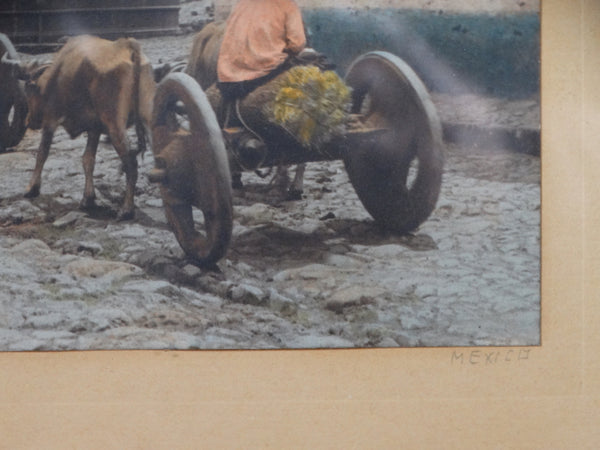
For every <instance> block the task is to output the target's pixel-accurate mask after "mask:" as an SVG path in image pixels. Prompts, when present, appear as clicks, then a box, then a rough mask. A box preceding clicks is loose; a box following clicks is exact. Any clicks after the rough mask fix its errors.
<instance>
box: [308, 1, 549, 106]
mask: <svg viewBox="0 0 600 450" xmlns="http://www.w3.org/2000/svg"><path fill="white" fill-rule="evenodd" d="M303 17H304V20H305V23H306V27H307V30H308V34H309V41H310V45H311V46H312V47H314V48H315V49H317V50H319V51H321V52H323V53H325V54H327V55H328V56H329V57H330V59H331V60H332V61H333V62H335V63H336V64H337V66H338V71H339V72H340V73H341V74H344V73H345V71H346V68H347V67H348V65H349V64H350V63H351V62H352V60H353V59H354V58H355V57H357V56H358V55H360V54H362V53H364V52H367V51H371V50H387V51H389V52H391V53H394V54H396V55H398V56H400V57H401V58H403V59H404V60H405V61H406V62H407V63H408V64H409V65H410V66H411V67H412V68H413V69H414V70H415V71H416V72H417V74H418V75H419V76H420V77H421V78H422V80H423V81H424V82H425V84H426V85H427V87H428V88H429V89H430V90H432V91H438V92H444V93H469V92H472V93H479V94H485V95H494V96H501V97H507V98H524V97H529V96H531V95H534V94H537V93H539V88H540V83H539V76H540V61H539V58H540V35H539V30H540V22H539V15H538V14H535V13H519V14H502V15H486V14H456V13H452V14H451V13H446V12H443V11H424V10H403V9H381V8H372V9H363V10H351V9H341V8H335V9H315V10H304V11H303Z"/></svg>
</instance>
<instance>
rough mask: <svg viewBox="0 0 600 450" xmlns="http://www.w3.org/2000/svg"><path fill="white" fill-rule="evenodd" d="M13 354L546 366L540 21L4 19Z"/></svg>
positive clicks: (0, 82) (270, 11) (446, 5)
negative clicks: (489, 352) (253, 352)
mask: <svg viewBox="0 0 600 450" xmlns="http://www.w3.org/2000/svg"><path fill="white" fill-rule="evenodd" d="M0 56H1V60H0V351H2V352H16V351H68V350H117V349H173V350H203V349H294V348H296V349H297V348H304V349H313V348H398V347H454V346H537V345H540V344H541V339H542V334H541V329H540V314H541V296H540V212H541V200H540V156H541V155H540V5H539V1H534V0H520V1H516V0H482V1H476V2H473V1H466V0H464V1H463V0H453V1H450V0H427V1H426V0H391V1H390V0H386V1H378V0H371V1H369V2H367V1H362V0H338V1H333V0H326V1H317V0H200V1H184V0H105V1H104V2H102V5H101V6H100V5H99V4H98V2H95V1H91V0H52V1H48V0H27V1H20V0H8V1H5V2H3V3H2V5H0Z"/></svg>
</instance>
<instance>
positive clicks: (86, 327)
mask: <svg viewBox="0 0 600 450" xmlns="http://www.w3.org/2000/svg"><path fill="white" fill-rule="evenodd" d="M189 17H192V16H191V15H190V16H189ZM193 17H196V15H194V16H193ZM191 39H192V34H182V35H180V36H169V37H161V38H152V39H144V40H142V47H143V49H144V51H145V52H146V54H147V55H148V57H149V58H150V59H151V60H152V61H153V62H158V61H159V60H163V61H175V60H182V59H185V58H186V55H187V53H188V52H189V48H190V46H191ZM434 100H436V102H437V104H438V110H439V111H440V113H441V115H442V119H443V120H452V119H453V117H452V116H453V115H454V116H457V115H459V112H458V108H452V107H450V108H448V101H450V100H449V99H445V98H443V96H436V95H434ZM451 100H452V99H451ZM479 100H480V102H479V104H481V105H488V107H487V108H484V109H483V110H477V111H475V112H474V115H475V116H476V117H478V118H480V119H481V118H482V116H485V117H487V118H488V119H489V120H491V121H492V122H502V123H514V120H515V119H514V117H515V116H514V114H515V110H517V112H518V114H520V115H521V117H527V120H528V121H533V122H534V124H533V125H534V126H535V121H536V120H537V121H538V123H539V103H538V102H539V101H538V100H536V99H532V100H531V101H529V102H525V103H522V104H519V105H514V104H511V105H506V104H504V106H503V107H499V108H493V107H491V106H489V105H502V101H501V100H498V99H479ZM453 101H455V102H456V104H463V105H465V107H464V108H462V109H461V110H462V111H464V110H468V109H469V108H468V107H467V106H468V105H473V104H474V103H473V101H474V100H473V99H472V98H471V99H453ZM536 112H537V114H538V115H537V116H536ZM460 114H463V113H460ZM486 114H487V116H486ZM454 119H456V117H454ZM511 121H512V122H511ZM522 121H523V119H521V123H522ZM515 126H517V125H515ZM38 143H39V133H38V132H33V131H28V132H27V134H26V136H25V138H24V140H23V141H22V142H21V143H20V144H19V145H18V146H17V147H16V148H15V149H14V151H12V152H7V153H3V154H0V351H2V350H9V351H13V350H72V349H124V348H134V349H156V348H161V349H162V348H169V349H190V348H192V349H195V348H199V349H204V348H261V349H262V348H312V347H398V346H404V347H406V346H463V345H532V344H537V343H539V339H540V335H539V333H540V327H539V320H540V294H539V287H540V267H539V261H540V260H539V251H540V227H539V225H540V184H539V181H540V160H539V157H536V156H531V155H526V154H523V153H519V152H516V151H514V150H515V149H513V148H502V147H501V146H498V145H497V143H490V145H489V146H486V145H479V146H477V147H473V146H470V145H469V146H465V145H461V144H460V143H448V145H447V148H446V167H445V172H444V180H443V185H442V192H441V195H440V199H439V201H438V205H437V208H436V209H435V211H434V212H433V214H432V215H431V217H430V218H429V219H428V220H427V221H426V222H425V223H424V224H423V225H422V226H421V227H420V228H419V230H418V231H417V232H416V233H414V234H412V235H408V236H396V235H390V234H388V233H385V232H382V231H381V230H380V229H379V228H378V227H376V226H375V224H374V223H373V221H372V219H371V218H370V216H369V215H368V214H367V212H366V211H365V210H364V208H363V206H362V205H361V203H360V201H359V200H358V198H357V196H356V194H355V193H354V190H353V188H352V186H351V184H350V183H349V181H348V178H347V175H346V173H345V170H344V167H343V164H342V163H341V162H340V161H333V162H326V163H309V164H308V167H307V171H306V176H305V187H304V195H303V197H302V199H301V200H299V201H284V200H282V199H281V197H280V195H279V194H278V193H277V192H276V191H274V190H272V189H269V185H268V180H263V179H261V178H259V177H257V176H255V175H253V174H248V173H245V174H244V182H245V184H246V187H245V189H244V191H236V192H235V196H234V205H235V206H234V219H235V221H234V228H233V240H232V243H231V247H230V250H229V252H228V254H227V256H226V257H225V258H224V259H223V260H222V261H220V263H219V268H220V272H203V271H201V270H200V269H198V268H197V267H195V266H193V265H190V264H187V263H186V262H185V259H184V258H183V254H182V251H181V249H180V248H179V246H178V244H177V242H176V241H175V238H174V236H173V234H172V233H171V232H170V231H169V229H168V228H167V226H166V221H165V219H164V212H163V209H162V202H161V199H160V196H159V194H158V190H157V188H156V186H155V185H153V184H151V183H150V182H149V181H148V180H147V178H146V176H145V174H147V173H148V172H149V170H150V169H151V168H152V167H153V160H152V156H151V155H150V154H148V155H146V157H145V158H144V159H143V160H141V161H140V179H139V182H138V187H137V194H136V206H137V215H136V219H135V220H133V221H130V222H118V221H116V220H115V215H116V211H117V209H118V207H119V205H120V202H121V199H122V195H123V192H124V184H125V180H124V176H123V175H122V174H121V171H120V162H119V160H118V157H117V155H116V153H115V151H114V149H112V147H111V146H110V144H108V143H106V142H101V145H100V148H99V150H98V157H97V163H96V170H95V183H96V188H97V196H98V200H99V205H100V207H99V208H98V209H97V210H95V211H94V212H93V213H90V212H83V211H80V210H79V209H78V204H79V200H80V198H81V195H82V193H83V170H82V168H81V159H80V158H81V154H82V151H83V148H84V147H85V137H84V136H82V137H80V138H77V139H74V140H71V139H69V138H68V136H67V135H66V134H65V133H64V132H62V131H61V132H59V133H57V135H56V136H55V139H54V143H53V147H52V150H51V153H50V157H49V159H48V161H47V163H46V166H45V169H44V173H43V184H42V193H41V195H40V197H38V198H35V199H32V200H30V199H25V198H23V196H22V194H23V192H24V190H25V187H26V185H27V182H28V180H29V177H30V176H31V171H32V169H33V165H34V159H35V151H36V149H37V146H38ZM198 218H199V217H198Z"/></svg>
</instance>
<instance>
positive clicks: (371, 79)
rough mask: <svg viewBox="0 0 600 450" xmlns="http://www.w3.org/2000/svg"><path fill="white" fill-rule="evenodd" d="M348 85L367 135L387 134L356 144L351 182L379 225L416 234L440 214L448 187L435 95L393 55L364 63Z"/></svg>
mask: <svg viewBox="0 0 600 450" xmlns="http://www.w3.org/2000/svg"><path fill="white" fill-rule="evenodd" d="M345 81H346V83H347V84H348V85H349V86H350V87H352V89H353V91H352V109H353V111H352V112H353V113H355V114H359V117H361V119H362V120H363V122H364V125H365V126H366V127H367V129H368V128H374V129H383V130H382V131H381V132H377V133H366V134H364V136H365V137H364V138H360V135H361V133H356V135H357V138H358V139H356V140H354V139H352V140H351V141H350V142H351V143H352V144H351V145H350V147H349V148H348V151H347V152H346V154H345V155H344V163H345V166H346V170H347V171H348V176H349V178H350V181H351V183H352V185H353V186H354V189H355V190H356V193H357V194H358V197H359V198H360V200H361V202H362V203H363V205H364V206H365V208H366V209H367V211H368V212H369V214H371V215H372V216H373V218H374V219H375V220H376V222H378V223H379V224H381V225H382V226H383V227H385V228H386V229H389V230H392V231H395V232H398V233H407V232H410V231H413V230H414V229H416V228H417V227H418V226H419V225H420V224H421V223H422V222H424V221H425V220H426V219H427V218H428V217H429V215H430V214H431V212H432V211H433V209H434V208H435V204H436V202H437V199H438V196H439V192H440V186H441V182H442V170H443V160H444V157H443V142H442V129H441V125H440V121H439V118H438V116H437V112H436V110H435V107H434V106H433V103H432V102H431V99H430V97H429V93H428V92H427V89H426V88H425V86H424V85H423V83H422V82H421V80H420V79H419V77H418V76H417V75H416V74H415V73H414V71H413V70H412V69H411V68H410V67H409V66H408V65H407V64H406V63H405V62H404V61H403V60H402V59H400V58H398V57H397V56H395V55H392V54H391V53H387V52H370V53H366V54H364V55H362V56H360V57H358V58H357V59H356V60H355V61H354V62H353V63H352V64H351V66H350V68H349V69H348V73H347V74H346V78H345ZM415 172H416V174H415Z"/></svg>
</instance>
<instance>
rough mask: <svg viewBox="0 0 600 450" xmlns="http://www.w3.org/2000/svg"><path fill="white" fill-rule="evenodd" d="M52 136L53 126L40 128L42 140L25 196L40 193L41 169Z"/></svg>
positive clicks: (34, 195)
mask: <svg viewBox="0 0 600 450" xmlns="http://www.w3.org/2000/svg"><path fill="white" fill-rule="evenodd" d="M53 137H54V128H44V129H43V130H42V140H41V141H40V146H39V148H38V151H37V156H36V159H35V168H34V169H33V175H32V176H31V181H30V182H29V187H28V188H27V191H26V192H25V197H27V198H33V197H37V196H38V195H40V186H41V185H42V169H43V168H44V164H45V163H46V159H47V158H48V153H49V152H50V145H52V138H53Z"/></svg>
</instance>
